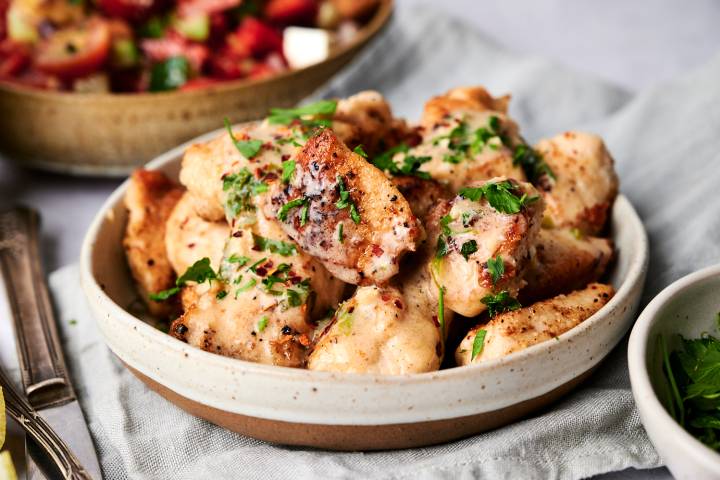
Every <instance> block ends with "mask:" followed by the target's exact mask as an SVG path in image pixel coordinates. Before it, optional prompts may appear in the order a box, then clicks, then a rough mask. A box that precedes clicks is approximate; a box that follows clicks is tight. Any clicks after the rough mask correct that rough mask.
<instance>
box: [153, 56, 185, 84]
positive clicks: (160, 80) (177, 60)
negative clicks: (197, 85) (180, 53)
mask: <svg viewBox="0 0 720 480" xmlns="http://www.w3.org/2000/svg"><path fill="white" fill-rule="evenodd" d="M189 76H190V64H189V63H188V61H187V59H186V58H185V57H172V58H168V59H167V60H165V61H164V62H160V63H156V64H155V65H153V67H152V71H151V72H150V91H151V92H163V91H167V90H175V89H177V88H179V87H182V86H183V85H185V83H186V82H187V81H188V78H189Z"/></svg>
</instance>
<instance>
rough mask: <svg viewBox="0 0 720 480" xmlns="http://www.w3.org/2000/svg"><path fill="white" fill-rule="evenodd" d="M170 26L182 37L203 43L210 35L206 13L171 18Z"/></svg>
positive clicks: (208, 19)
mask: <svg viewBox="0 0 720 480" xmlns="http://www.w3.org/2000/svg"><path fill="white" fill-rule="evenodd" d="M172 26H173V27H175V30H177V31H178V32H179V33H180V34H181V35H182V36H183V37H185V38H187V39H189V40H195V41H197V42H204V41H205V40H207V38H208V36H209V35H210V17H209V16H208V15H207V14H206V13H196V14H193V15H192V16H189V17H180V16H177V15H175V16H173V18H172Z"/></svg>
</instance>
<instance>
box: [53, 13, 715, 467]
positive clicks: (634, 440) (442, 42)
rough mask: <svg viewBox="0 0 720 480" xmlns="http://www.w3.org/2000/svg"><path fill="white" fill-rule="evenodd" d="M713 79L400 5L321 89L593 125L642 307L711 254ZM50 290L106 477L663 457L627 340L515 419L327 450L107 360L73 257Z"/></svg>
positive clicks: (538, 124) (545, 129) (539, 132)
mask: <svg viewBox="0 0 720 480" xmlns="http://www.w3.org/2000/svg"><path fill="white" fill-rule="evenodd" d="M719 80H720V57H719V58H717V59H715V61H713V62H711V63H710V64H708V65H707V66H705V67H704V68H702V69H700V70H698V71H695V72H691V73H689V74H687V75H686V76H684V77H683V78H680V79H678V80H677V81H674V82H672V83H668V84H665V85H661V86H658V87H657V88H654V89H652V90H649V91H647V92H644V93H642V94H639V95H637V96H635V97H633V96H631V95H630V94H629V93H627V92H625V91H623V90H622V89H620V88H617V87H614V86H611V85H607V84H605V83H603V82H601V81H598V80H596V79H593V78H588V77H587V76H585V75H580V74H577V73H573V72H569V71H567V70H565V69H564V68H562V67H559V66H557V65H553V64H550V63H548V62H546V61H543V60H539V59H536V58H529V57H523V56H520V55H517V54H513V53H508V52H506V51H503V50H502V49H501V48H499V47H498V46H496V45H494V44H493V43H492V42H490V41H488V40H487V39H485V38H483V37H481V36H480V35H478V34H477V33H476V32H474V31H473V30H472V29H471V28H469V27H467V26H465V25H464V24H462V23H460V22H458V21H454V20H451V19H448V18H447V17H444V16H441V15H439V14H437V13H435V12H429V11H426V10H401V11H400V12H398V14H397V16H396V19H395V22H394V24H393V26H392V28H391V29H389V30H388V31H387V32H386V33H385V34H384V35H383V36H382V37H381V38H380V39H378V41H376V42H374V43H373V45H372V46H371V47H370V48H369V49H368V50H366V51H365V52H363V54H362V55H361V57H360V58H359V59H358V60H357V61H355V62H354V63H353V64H352V65H351V66H349V67H348V68H347V69H346V70H345V71H344V72H343V73H342V74H341V75H340V76H338V77H337V78H336V79H334V80H333V81H332V82H331V83H330V84H329V85H328V86H327V88H325V89H324V90H323V91H322V92H320V93H319V95H320V96H344V95H347V94H351V93H354V92H356V91H358V90H361V89H367V88H373V89H377V90H379V91H381V92H382V93H384V94H385V95H386V96H387V97H388V98H389V100H390V101H391V102H392V104H393V106H394V107H395V110H396V112H397V113H400V114H403V115H408V116H409V117H410V118H412V119H416V118H418V116H419V112H420V110H421V106H422V103H423V102H424V100H426V99H427V98H429V97H430V96H431V95H434V94H438V93H441V92H443V91H444V90H446V89H448V88H450V87H453V86H458V85H471V84H484V85H486V86H487V87H488V88H489V89H490V90H491V91H492V92H494V93H496V94H500V93H504V92H508V91H509V92H512V94H513V102H512V104H511V105H512V106H511V113H512V114H513V116H514V117H515V118H516V119H517V120H518V121H519V123H520V125H521V126H522V129H523V133H524V134H525V135H526V137H527V138H528V139H529V140H531V141H535V140H537V139H538V138H539V137H540V136H543V135H551V134H554V133H557V132H559V131H562V130H565V129H579V128H582V129H589V130H593V131H596V132H598V133H600V134H602V135H604V136H605V138H606V140H607V143H608V145H609V148H610V150H611V151H612V152H613V154H614V155H615V158H616V159H617V162H618V169H619V172H620V178H621V180H622V190H623V192H624V193H625V194H626V195H627V196H628V197H629V198H630V200H631V201H632V202H633V204H634V205H635V206H636V207H637V209H638V210H639V212H640V214H641V216H642V217H643V220H644V221H645V225H646V227H647V230H648V233H649V235H650V239H651V250H652V253H651V262H650V272H649V276H648V282H647V287H646V291H645V295H644V301H643V305H644V304H645V303H646V302H647V301H648V300H649V299H650V298H651V297H652V296H654V295H655V294H657V292H658V291H659V290H660V289H662V288H663V287H664V286H666V285H667V284H669V283H670V282H672V281H673V280H675V279H677V278H678V277H680V276H682V275H684V274H686V273H688V272H690V271H692V270H695V269H698V268H701V267H704V266H706V265H708V264H710V263H713V262H716V261H718V258H719V254H720V242H718V239H720V193H718V192H719V191H720V188H719V187H720V153H718V152H720V108H718V105H720V81H719ZM51 288H52V292H53V295H54V298H55V301H56V306H57V309H58V311H59V313H60V322H61V325H62V333H63V336H64V341H65V349H66V352H67V354H68V357H69V359H70V367H71V369H72V373H73V375H74V378H75V380H76V384H77V387H78V390H79V394H80V401H81V403H82V406H83V408H84V409H85V412H86V414H87V416H88V418H89V423H90V429H91V431H92V434H93V436H94V438H95V441H96V443H97V447H98V451H99V454H100V458H101V461H102V466H103V471H104V473H105V475H106V477H107V478H110V479H123V478H133V479H140V478H143V479H144V478H157V479H200V478H213V479H232V478H258V479H263V480H265V479H267V478H287V477H292V478H349V477H360V478H511V479H518V478H561V479H576V478H583V477H588V476H592V475H596V474H600V473H603V472H610V471H617V470H622V469H626V468H629V467H634V468H651V467H656V466H658V465H660V459H659V458H658V456H657V454H656V453H655V451H654V449H653V448H652V446H651V444H650V443H649V441H648V439H647V437H646V435H645V432H644V430H643V428H642V426H641V424H640V421H639V418H638V414H637V411H636V409H635V407H634V404H633V400H632V395H631V392H630V384H629V380H628V374H627V361H626V344H625V342H623V344H621V345H620V346H619V347H618V348H617V349H616V350H615V351H614V352H612V354H611V355H610V356H609V357H608V359H607V360H606V361H605V362H604V363H603V364H602V365H601V367H600V369H599V371H598V372H597V373H596V374H594V375H593V376H592V377H591V378H590V379H589V380H588V381H587V382H585V384H584V385H583V386H582V387H581V388H579V389H578V390H577V391H575V392H574V393H572V394H570V395H568V396H567V397H566V398H565V399H563V400H562V401H560V402H559V403H557V404H556V405H554V406H552V407H551V408H549V409H547V410H546V411H543V412H540V413H538V414H536V415H533V416H531V417H530V418H527V419H524V420H522V421H519V422H516V423H514V424H512V425H509V426H506V427H504V428H501V429H498V430H495V431H492V432H488V433H484V434H481V435H478V436H475V437H472V438H468V439H465V440H460V441H457V442H453V443H450V444H446V445H439V446H434V447H429V448H419V449H413V450H403V451H395V452H375V453H332V452H324V451H318V450H312V449H304V448H287V447H281V446H276V445H269V444H266V443H263V442H260V441H257V440H254V439H251V438H247V437H243V436H241V435H237V434H234V433H230V432H228V431H225V430H223V429H221V428H218V427H215V426H213V425H210V424H208V423H206V422H204V421H202V420H198V419H196V418H193V417H191V416H190V415H188V414H186V413H184V412H182V411H181V410H179V409H178V408H176V407H174V406H173V405H172V404H170V403H168V402H166V401H165V400H163V399H162V398H160V397H159V396H157V395H156V394H154V393H153V392H151V391H150V390H148V389H147V388H146V387H145V386H144V385H143V384H142V383H141V382H139V381H138V380H136V379H135V378H134V377H133V376H132V375H131V374H129V373H128V372H127V371H126V370H125V369H124V368H123V367H122V366H121V365H120V364H119V363H118V362H117V361H116V360H115V359H114V357H112V356H111V354H110V352H109V351H108V349H107V348H106V347H105V345H104V344H103V343H102V341H101V340H100V338H99V335H98V332H97V330H96V327H95V325H94V322H93V320H92V317H91V314H90V312H89V311H88V309H87V306H86V305H85V302H84V300H83V295H82V292H81V290H80V287H79V283H78V271H77V267H75V266H70V267H66V268H63V269H61V270H59V271H58V272H56V273H54V274H53V275H52V276H51ZM71 319H75V320H76V321H75V322H71V321H70V320H71ZM328 414H329V415H330V414H331V412H329V413H328Z"/></svg>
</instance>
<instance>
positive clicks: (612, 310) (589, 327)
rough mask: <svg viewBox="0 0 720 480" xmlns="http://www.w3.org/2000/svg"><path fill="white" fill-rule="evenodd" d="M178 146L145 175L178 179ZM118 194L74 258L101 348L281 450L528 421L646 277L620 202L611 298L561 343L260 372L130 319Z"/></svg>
mask: <svg viewBox="0 0 720 480" xmlns="http://www.w3.org/2000/svg"><path fill="white" fill-rule="evenodd" d="M208 135H209V136H212V135H213V134H208ZM206 138H207V137H206ZM184 148H185V146H181V147H178V148H177V149H175V150H173V151H171V152H168V153H167V154H165V155H162V156H161V157H159V158H158V159H157V160H155V161H153V162H151V163H150V164H149V165H148V167H147V168H151V169H159V170H162V171H164V172H165V173H166V174H168V175H169V176H170V177H171V178H177V174H178V171H179V168H180V158H181V155H182V152H183V150H184ZM126 188H127V182H126V183H124V184H123V185H121V186H120V187H119V188H118V189H117V190H116V191H115V192H114V193H113V194H112V196H111V197H110V198H109V199H108V200H107V202H106V203H105V205H104V206H103V207H102V209H101V211H100V212H99V213H98V215H97V217H96V218H95V220H94V222H93V223H92V226H91V227H90V229H89V231H88V233H87V236H86V238H85V241H84V245H83V249H82V254H81V272H82V273H81V275H82V285H83V289H84V291H85V294H86V296H87V299H88V302H89V304H90V306H91V308H92V311H93V312H94V315H95V317H96V319H97V322H98V326H99V330H100V332H101V333H102V335H103V337H104V339H105V341H106V343H107V345H108V346H109V347H110V349H111V350H112V352H113V353H114V354H115V355H117V356H118V357H119V358H120V360H122V361H123V362H124V363H125V364H126V365H127V366H128V368H130V369H131V370H132V371H133V373H135V374H136V375H137V376H138V377H139V378H140V379H142V380H143V381H144V382H146V383H147V384H148V385H149V386H150V388H152V389H154V390H155V391H157V392H159V393H160V394H161V395H163V396H165V397H166V398H168V399H169V400H170V401H171V402H173V403H175V404H177V405H179V406H180V407H182V408H184V409H185V410H187V411H188V412H190V413H192V414H193V415H197V416H199V417H202V418H205V419H207V420H209V421H210V422H213V423H216V424H218V425H222V426H223V427H226V428H228V429H230V430H234V431H236V432H239V433H242V434H246V435H249V436H252V437H255V438H259V439H262V440H267V441H271V442H276V443H282V444H293V445H304V446H313V447H320V448H326V449H340V450H377V449H393V448H407V447H416V446H421V445H429V444H435V443H441V442H446V441H449V440H453V439H456V438H461V437H466V436H469V435H472V434H475V433H478V432H481V431H484V430H488V429H492V428H496V427H499V426H501V425H504V424H507V423H509V422H512V421H514V420H516V419H518V418H520V417H522V416H524V415H527V414H529V413H531V412H533V411H535V410H537V409H539V408H541V407H543V406H545V405H547V404H549V403H550V402H552V401H554V400H556V399H558V398H560V397H562V396H563V395H565V394H567V393H568V391H570V390H571V389H572V388H573V387H575V386H576V385H578V383H580V382H581V381H582V380H583V379H584V378H586V377H587V376H588V375H589V374H590V373H591V371H592V370H593V368H594V367H596V366H597V365H598V364H599V362H600V361H601V360H602V359H603V358H604V357H605V356H606V355H607V354H608V353H609V352H610V351H611V350H612V348H613V347H614V346H615V345H616V344H617V343H618V342H619V341H620V339H621V338H622V337H623V336H624V335H625V333H626V332H627V331H628V329H629V327H630V326H631V325H632V322H633V320H634V318H635V309H636V308H637V305H638V301H639V299H640V294H641V292H642V288H643V283H644V280H645V273H646V268H647V261H648V244H647V238H646V234H645V230H644V229H643V225H642V223H641V221H640V219H639V218H638V215H637V214H636V212H635V210H634V209H633V207H632V206H631V204H630V203H629V202H628V200H627V199H626V198H625V197H623V196H620V197H618V199H617V201H616V203H615V205H614V209H613V214H612V219H611V230H612V232H611V234H612V238H613V240H614V241H615V244H616V246H617V250H618V259H617V262H616V264H615V266H614V270H613V272H612V274H611V277H610V280H611V282H612V283H613V284H614V286H615V287H616V289H617V294H616V295H615V296H614V297H613V298H612V299H611V300H610V302H609V303H608V304H607V305H606V306H605V307H603V308H602V309H601V310H600V311H599V312H597V313H596V314H595V315H593V316H592V317H591V318H590V319H588V320H586V321H585V322H583V323H582V324H581V325H579V326H578V327H576V328H574V329H573V330H571V331H569V332H567V333H565V334H563V335H561V336H560V337H558V339H557V340H552V341H548V342H544V343H541V344H538V345H535V346H532V347H530V348H528V349H525V350H522V351H519V352H516V353H513V354H511V355H508V356H506V357H503V358H499V359H496V360H491V361H488V362H485V363H481V364H477V365H472V366H467V367H461V368H452V369H447V370H442V371H438V372H432V373H424V374H413V375H405V376H379V375H358V374H341V373H329V372H317V371H308V370H300V369H292V368H286V367H276V366H270V365H261V364H257V363H250V362H245V361H241V360H236V359H232V358H227V357H222V356H220V355H215V354H211V353H208V352H205V351H202V350H200V349H197V348H194V347H191V346H189V345H188V344H186V343H183V342H181V341H179V340H177V339H175V338H173V337H171V336H169V335H167V334H165V333H163V332H161V331H160V330H158V329H156V328H153V327H152V326H151V325H149V324H148V323H146V322H144V321H143V320H142V319H140V318H138V317H136V316H133V315H132V314H131V313H129V311H128V308H129V307H128V306H129V305H131V304H133V302H137V293H136V290H135V287H134V285H133V282H132V280H131V278H130V275H129V272H128V269H127V266H126V261H125V257H124V252H123V248H122V244H121V238H122V235H123V231H124V228H125V222H126V218H127V215H126V210H125V208H124V207H123V204H122V198H123V195H124V194H125V190H126Z"/></svg>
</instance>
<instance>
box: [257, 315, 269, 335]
mask: <svg viewBox="0 0 720 480" xmlns="http://www.w3.org/2000/svg"><path fill="white" fill-rule="evenodd" d="M267 324H268V317H267V315H263V316H262V317H261V318H260V320H258V323H257V329H258V332H263V331H265V328H266V327H267Z"/></svg>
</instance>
